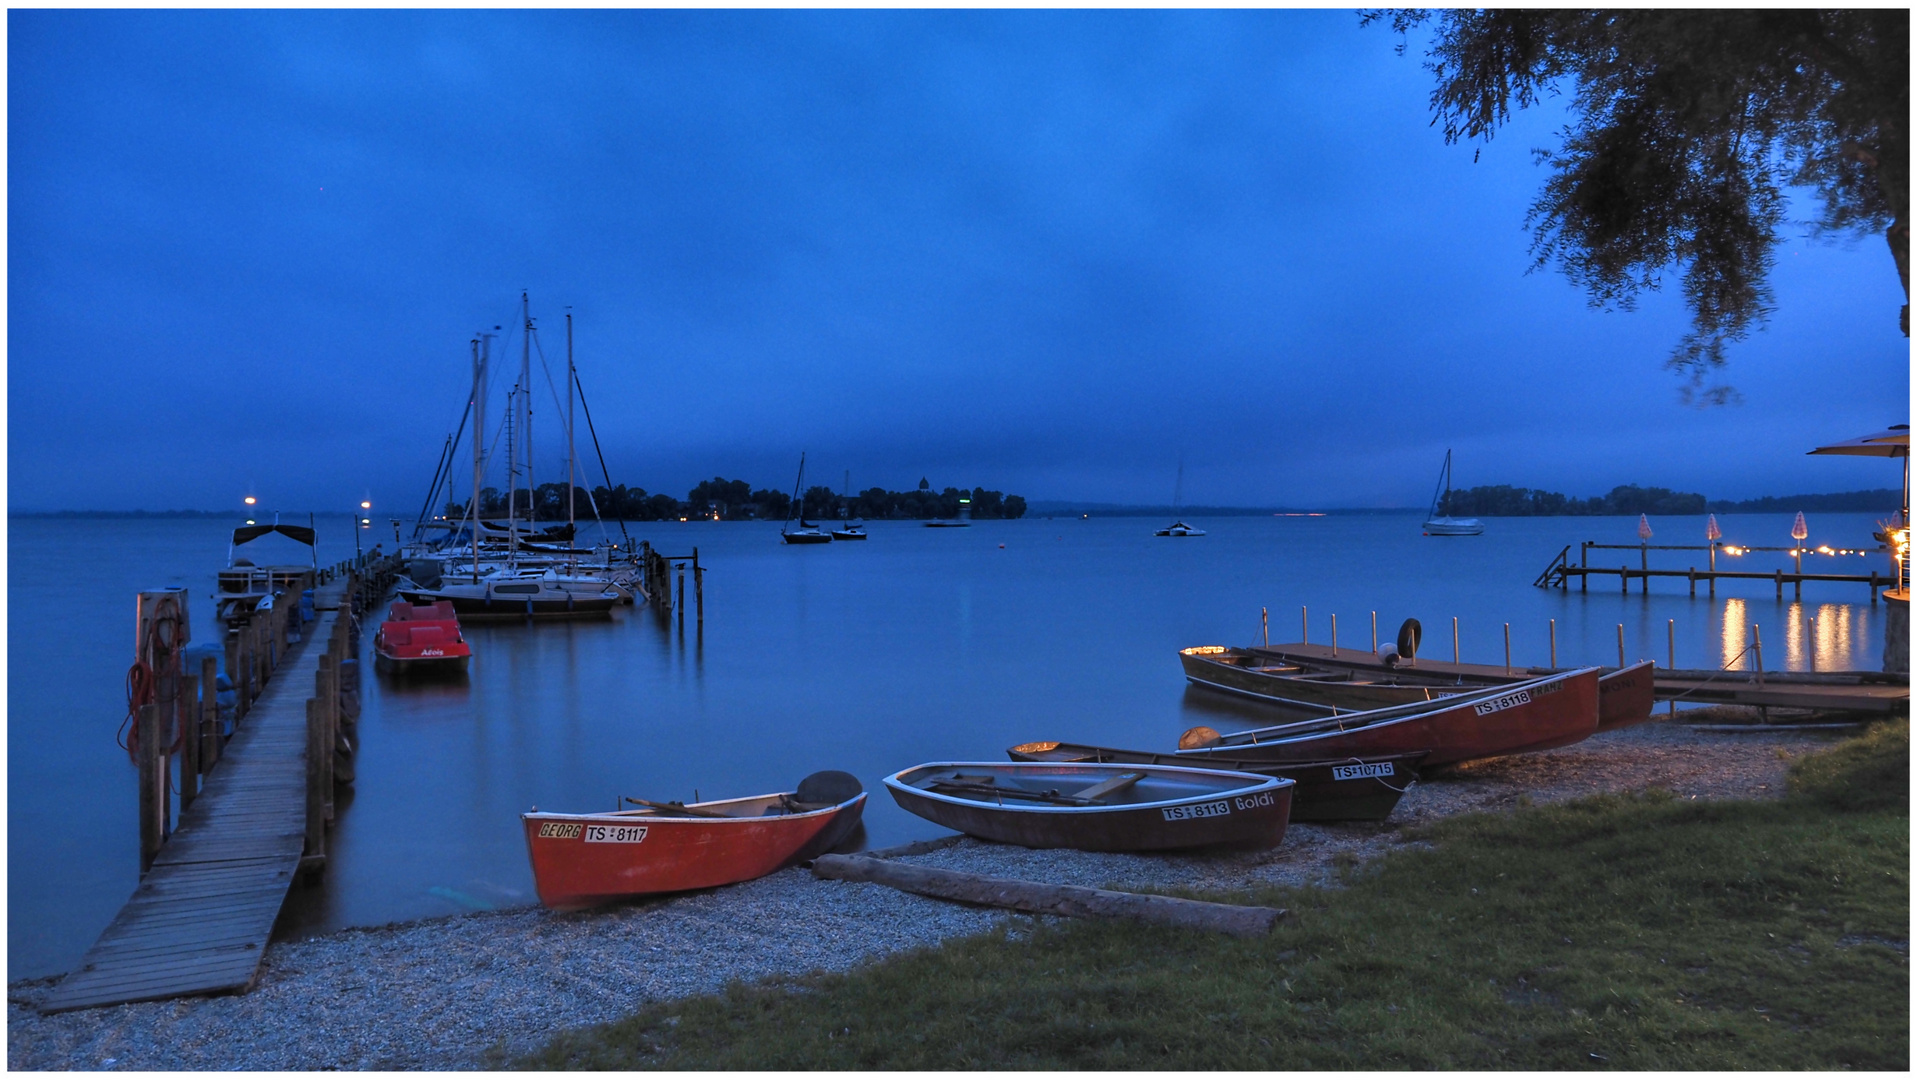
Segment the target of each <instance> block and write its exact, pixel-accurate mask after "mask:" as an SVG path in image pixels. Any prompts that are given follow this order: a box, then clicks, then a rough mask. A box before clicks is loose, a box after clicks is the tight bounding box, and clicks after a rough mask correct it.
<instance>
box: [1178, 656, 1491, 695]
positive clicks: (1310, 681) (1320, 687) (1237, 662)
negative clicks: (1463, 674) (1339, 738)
mask: <svg viewBox="0 0 1917 1080" xmlns="http://www.w3.org/2000/svg"><path fill="white" fill-rule="evenodd" d="M1212 650H1219V651H1217V652H1213V651H1212ZM1178 662H1179V664H1180V665H1182V666H1183V667H1184V669H1185V678H1187V679H1189V680H1191V681H1192V682H1194V683H1197V684H1198V685H1200V686H1204V687H1206V688H1208V689H1212V690H1222V691H1225V692H1226V693H1229V694H1239V695H1242V696H1244V697H1253V698H1258V699H1260V700H1264V701H1269V702H1273V703H1275V704H1279V705H1289V706H1294V707H1295V706H1304V707H1316V708H1321V709H1353V710H1358V709H1381V708H1384V707H1386V706H1388V705H1405V704H1409V703H1411V702H1414V701H1436V700H1437V699H1439V698H1442V697H1447V696H1450V695H1453V694H1457V693H1463V692H1467V691H1472V690H1477V689H1480V687H1479V686H1478V685H1476V684H1473V685H1467V686H1459V687H1448V686H1437V685H1430V684H1419V683H1399V682H1395V681H1393V680H1390V679H1389V678H1365V679H1363V680H1361V681H1360V680H1357V679H1355V678H1354V679H1350V680H1341V681H1335V682H1327V681H1325V680H1324V679H1322V678H1313V677H1301V676H1304V675H1305V673H1306V672H1308V671H1309V670H1310V669H1308V668H1306V667H1304V666H1302V665H1298V664H1294V663H1284V662H1277V663H1274V662H1273V661H1271V660H1269V659H1267V658H1263V657H1259V656H1257V655H1256V654H1254V653H1252V652H1250V651H1249V650H1246V649H1232V648H1226V647H1224V646H1218V645H1202V646H1198V647H1196V648H1190V649H1181V650H1179V653H1178ZM1273 667H1277V668H1280V669H1286V670H1279V671H1273V670H1261V669H1266V668H1273Z"/></svg>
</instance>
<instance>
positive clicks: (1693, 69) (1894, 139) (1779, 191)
mask: <svg viewBox="0 0 1917 1080" xmlns="http://www.w3.org/2000/svg"><path fill="white" fill-rule="evenodd" d="M1364 21H1365V22H1366V23H1372V22H1378V21H1385V22H1388V23H1389V24H1390V25H1391V26H1392V27H1393V28H1394V29H1395V30H1397V31H1398V32H1399V33H1400V34H1401V35H1405V34H1408V33H1409V32H1410V31H1411V30H1412V29H1413V28H1415V27H1418V26H1420V25H1423V24H1430V25H1431V28H1432V39H1431V43H1430V47H1429V49H1428V51H1427V53H1426V65H1425V66H1426V67H1427V68H1428V69H1430V71H1431V72H1432V74H1433V75H1434V76H1435V77H1436V79H1437V88H1436V89H1435V90H1433V91H1432V94H1431V109H1432V113H1433V123H1434V124H1441V125H1442V127H1443V130H1444V137H1445V141H1446V142H1452V143H1455V142H1457V141H1459V140H1461V139H1463V140H1472V139H1482V140H1485V141H1489V140H1490V139H1491V137H1492V136H1493V134H1495V133H1496V131H1497V129H1498V128H1499V127H1501V126H1502V125H1504V124H1505V123H1507V122H1508V121H1509V120H1510V118H1511V114H1512V113H1513V112H1514V111H1516V110H1520V109H1524V108H1528V107H1529V106H1531V105H1534V104H1536V103H1537V102H1538V101H1539V100H1540V99H1541V98H1543V97H1545V96H1547V95H1557V94H1561V93H1565V92H1569V93H1570V95H1571V98H1570V104H1571V113H1572V117H1573V119H1572V121H1571V123H1570V124H1569V125H1568V126H1567V127H1566V128H1565V129H1564V130H1563V131H1562V132H1561V133H1560V135H1561V145H1560V146H1559V147H1558V148H1557V149H1555V150H1540V151H1537V155H1538V159H1539V160H1540V162H1542V163H1544V164H1547V165H1549V166H1550V168H1551V175H1550V178H1549V179H1548V180H1547V181H1546V182H1545V185H1544V190H1543V192H1542V193H1541V194H1540V195H1539V196H1538V198H1537V201H1536V202H1534V203H1533V204H1532V206H1531V209H1530V213H1529V214H1528V215H1527V218H1526V225H1527V226H1528V227H1529V228H1530V229H1531V230H1532V238H1533V244H1532V254H1533V255H1534V257H1535V259H1536V262H1535V266H1534V268H1535V267H1544V266H1550V265H1555V266H1557V267H1558V268H1559V269H1561V270H1562V271H1563V272H1564V273H1565V275H1566V276H1567V277H1569V278H1570V279H1571V281H1573V282H1574V283H1576V284H1577V285H1579V286H1580V287H1582V288H1583V289H1584V290H1585V291H1586V294H1587V295H1588V296H1589V297H1590V299H1591V302H1592V303H1593V304H1594V305H1596V306H1599V307H1606V308H1619V309H1624V310H1628V309H1630V308H1631V307H1632V306H1633V304H1634V303H1635V301H1636V298H1637V297H1638V295H1639V294H1640V293H1641V292H1643V291H1644V290H1646V289H1656V288H1658V287H1659V286H1660V284H1661V281H1662V275H1663V274H1664V273H1666V272H1667V271H1670V270H1673V269H1679V270H1680V271H1681V275H1682V276H1681V286H1682V290H1683V295H1684V299H1685V303H1686V304H1687V306H1688V307H1689V308H1690V312H1691V320H1692V326H1691V331H1690V333H1688V334H1687V335H1685V337H1684V339H1683V340H1682V341H1681V342H1679V344H1678V346H1677V347H1676V349H1675V350H1674V351H1673V353H1672V355H1671V358H1670V361H1669V366H1670V367H1672V368H1673V369H1675V370H1677V371H1678V372H1680V373H1682V374H1684V375H1686V376H1688V378H1689V385H1688V386H1687V388H1686V391H1685V392H1686V395H1687V397H1689V396H1692V395H1696V396H1697V399H1698V400H1702V401H1706V402H1712V403H1721V402H1723V401H1726V400H1730V399H1732V398H1734V396H1735V391H1733V390H1732V389H1731V388H1730V387H1729V386H1727V385H1723V384H1722V383H1718V382H1716V380H1717V379H1718V377H1719V376H1720V375H1721V369H1722V368H1723V366H1724V364H1725V359H1726V358H1725V348H1726V346H1727V345H1729V344H1731V343H1733V342H1736V341H1739V340H1742V339H1743V338H1745V337H1747V336H1749V334H1750V333H1751V331H1752V330H1754V329H1756V328H1758V327H1761V326H1762V325H1763V323H1764V321H1765V320H1766V319H1767V317H1768V316H1769V314H1770V312H1771V310H1772V306H1773V300H1772V294H1771V289H1770V285H1769V278H1770V271H1771V265H1772V261H1773V259H1772V256H1773V249H1774V248H1775V246H1776V244H1777V243H1778V241H1779V239H1780V237H1779V230H1780V228H1781V227H1782V226H1783V225H1784V207H1785V198H1784V190H1785V188H1787V187H1793V186H1796V187H1803V188H1806V189H1808V190H1810V191H1811V192H1814V193H1815V195H1816V196H1817V198H1818V199H1819V200H1820V201H1821V203H1822V208H1821V216H1820V217H1819V219H1818V220H1817V221H1815V222H1813V223H1812V225H1813V227H1814V228H1815V229H1816V230H1817V231H1820V232H1822V233H1825V234H1834V235H1842V236H1857V235H1862V234H1867V233H1877V232H1882V233H1883V235H1885V237H1886V239H1887V240H1888V241H1889V244H1890V248H1891V254H1892V257H1893V259H1894V260H1895V263H1896V270H1897V274H1898V277H1899V279H1900V281H1901V282H1902V283H1903V287H1904V297H1905V300H1906V303H1905V305H1904V309H1903V313H1902V316H1901V319H1902V325H1903V328H1904V333H1905V334H1906V335H1908V334H1909V332H1910V324H1909V310H1910V308H1909V304H1908V300H1909V297H1910V274H1909V236H1910V230H1909V225H1908V222H1907V212H1908V208H1909V183H1910V179H1909V176H1910V174H1909V143H1908V130H1907V117H1908V116H1909V112H1910V48H1909V25H1910V16H1909V12H1908V11H1906V10H1903V9H1895V10H1889V9H1885V10H1862V11H1857V10H1853V11H1836V10H1796V11H1786V10H1730V9H1723V10H1689V11H1685V10H1675V9H1660V10H1628V11H1627V10H1617V11H1567V10H1552V9H1542V8H1536V9H1524V10H1492V11H1473V10H1449V11H1443V12H1439V13H1435V14H1434V13H1432V12H1427V11H1387V12H1370V13H1367V14H1366V15H1365V16H1364ZM1403 49H1404V44H1402V43H1401V44H1400V45H1399V50H1400V51H1401V52H1402V51H1403ZM1712 383H1714V384H1713V385H1707V384H1712Z"/></svg>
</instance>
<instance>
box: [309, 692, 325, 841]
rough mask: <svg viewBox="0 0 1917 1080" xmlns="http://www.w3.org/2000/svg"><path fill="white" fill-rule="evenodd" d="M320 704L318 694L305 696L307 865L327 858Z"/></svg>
mask: <svg viewBox="0 0 1917 1080" xmlns="http://www.w3.org/2000/svg"><path fill="white" fill-rule="evenodd" d="M320 712H321V706H320V700H319V698H317V697H313V698H307V699H306V860H308V861H310V862H309V865H313V866H318V865H324V864H323V860H324V859H325V858H326V802H325V800H324V798H323V797H322V796H321V794H320V761H319V752H320V741H319V739H320V724H321V722H322V721H321V717H320Z"/></svg>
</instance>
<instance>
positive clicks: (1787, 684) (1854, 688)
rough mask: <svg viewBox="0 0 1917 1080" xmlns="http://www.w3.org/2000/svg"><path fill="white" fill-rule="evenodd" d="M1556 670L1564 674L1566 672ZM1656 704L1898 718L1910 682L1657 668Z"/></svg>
mask: <svg viewBox="0 0 1917 1080" xmlns="http://www.w3.org/2000/svg"><path fill="white" fill-rule="evenodd" d="M1252 651H1253V652H1255V653H1260V654H1264V655H1268V656H1273V657H1280V658H1284V657H1289V658H1294V659H1298V660H1303V661H1305V662H1306V663H1314V664H1333V665H1337V666H1339V667H1347V668H1352V669H1355V670H1359V671H1373V672H1380V673H1382V672H1386V671H1392V670H1396V671H1397V672H1398V673H1400V674H1405V675H1418V676H1423V677H1425V678H1434V677H1435V678H1457V679H1463V680H1472V679H1482V680H1485V681H1492V682H1495V681H1500V680H1507V679H1528V678H1535V677H1536V676H1539V675H1548V674H1550V673H1551V671H1552V670H1553V669H1551V668H1548V667H1513V668H1510V669H1509V670H1507V669H1506V668H1504V667H1503V666H1502V665H1499V664H1454V663H1452V662H1451V661H1448V660H1433V659H1431V658H1429V657H1426V656H1419V657H1418V658H1417V661H1416V663H1415V664H1400V665H1398V667H1397V668H1395V669H1393V668H1391V667H1389V666H1387V665H1386V664H1385V663H1384V661H1382V660H1381V659H1379V658H1378V656H1377V655H1376V654H1375V653H1372V652H1371V651H1370V650H1369V649H1365V648H1358V649H1349V648H1341V649H1339V650H1338V653H1337V655H1336V656H1335V657H1334V656H1333V655H1332V651H1331V646H1329V645H1315V644H1307V643H1303V642H1291V643H1288V644H1282V645H1281V644H1273V645H1266V646H1254V647H1253V648H1252ZM1556 670H1559V671H1566V670H1570V669H1568V668H1558V669H1556ZM1652 679H1653V683H1654V685H1655V690H1654V693H1655V695H1656V698H1657V700H1659V701H1672V700H1676V701H1683V702H1686V703H1691V704H1709V705H1756V706H1761V707H1764V708H1773V709H1819V710H1823V711H1828V712H1872V713H1896V712H1905V711H1908V710H1909V708H1910V682H1909V679H1908V677H1907V676H1903V675H1896V674H1889V673H1884V672H1875V671H1859V672H1844V673H1838V672H1822V673H1816V672H1796V671H1792V672H1776V671H1766V672H1765V673H1764V678H1763V681H1762V682H1759V681H1757V680H1756V679H1755V678H1753V676H1752V673H1751V672H1748V671H1695V670H1684V669H1680V670H1677V671H1672V670H1670V669H1668V668H1664V667H1659V668H1656V669H1655V670H1654V674H1653V676H1652Z"/></svg>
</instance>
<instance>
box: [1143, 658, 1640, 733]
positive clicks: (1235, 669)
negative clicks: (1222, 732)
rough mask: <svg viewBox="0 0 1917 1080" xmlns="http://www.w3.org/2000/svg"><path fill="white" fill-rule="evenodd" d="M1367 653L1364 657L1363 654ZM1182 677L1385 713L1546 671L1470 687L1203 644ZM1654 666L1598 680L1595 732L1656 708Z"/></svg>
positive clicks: (1287, 701)
mask: <svg viewBox="0 0 1917 1080" xmlns="http://www.w3.org/2000/svg"><path fill="white" fill-rule="evenodd" d="M1361 655H1368V654H1361ZM1178 660H1179V663H1180V664H1181V665H1183V666H1184V669H1185V677H1186V678H1187V679H1189V680H1191V681H1192V682H1193V683H1195V684H1197V685H1200V686H1203V687H1205V688H1206V689H1208V690H1223V691H1225V692H1227V693H1232V694H1237V695H1239V696H1242V697H1250V698H1257V699H1260V700H1263V701H1269V702H1272V703H1274V704H1278V705H1283V706H1286V707H1287V708H1292V709H1313V708H1322V709H1337V710H1346V709H1350V710H1360V709H1382V708H1386V707H1389V706H1391V705H1399V704H1409V703H1412V702H1417V701H1436V700H1438V699H1439V698H1444V697H1456V696H1458V695H1460V694H1481V693H1485V692H1487V691H1489V690H1492V689H1494V688H1496V687H1499V686H1511V685H1515V684H1517V683H1521V682H1525V681H1527V680H1530V679H1535V678H1537V677H1538V675H1540V674H1545V673H1546V672H1545V671H1541V670H1536V669H1534V670H1530V671H1526V672H1524V673H1523V674H1514V675H1509V676H1505V677H1498V676H1495V675H1477V674H1474V675H1473V676H1472V681H1470V682H1458V681H1455V680H1448V679H1444V678H1442V677H1422V676H1420V675H1419V674H1418V672H1417V669H1415V668H1412V669H1403V668H1400V669H1396V670H1386V669H1384V668H1383V665H1381V664H1378V663H1376V662H1371V663H1366V662H1362V661H1353V662H1351V663H1350V664H1343V663H1340V662H1339V661H1336V660H1331V661H1325V660H1301V659H1299V658H1297V657H1293V656H1286V655H1284V654H1280V653H1275V652H1265V651H1263V650H1259V649H1235V648H1229V647H1226V646H1220V645H1201V646H1197V647H1194V648H1190V649H1181V650H1179V654H1178ZM1260 667H1288V668H1295V669H1296V670H1297V672H1298V673H1299V674H1279V673H1276V672H1266V671H1260V670H1257V669H1258V668H1260ZM1335 672H1345V673H1349V674H1350V675H1352V676H1353V678H1352V679H1350V680H1342V679H1338V680H1327V679H1324V678H1321V677H1319V676H1320V675H1321V674H1323V673H1335ZM1655 675H1656V665H1655V664H1653V663H1652V662H1651V661H1649V660H1645V661H1641V662H1639V663H1636V664H1632V665H1631V666H1630V667H1627V668H1621V669H1619V668H1613V669H1612V670H1610V671H1606V672H1604V673H1603V674H1601V675H1599V676H1598V727H1597V729H1598V730H1599V731H1610V730H1611V729H1613V728H1621V727H1630V726H1631V725H1633V724H1641V723H1643V722H1644V721H1646V720H1649V719H1650V718H1651V707H1652V705H1653V704H1654V703H1655V701H1654V693H1655V689H1656V681H1655Z"/></svg>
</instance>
